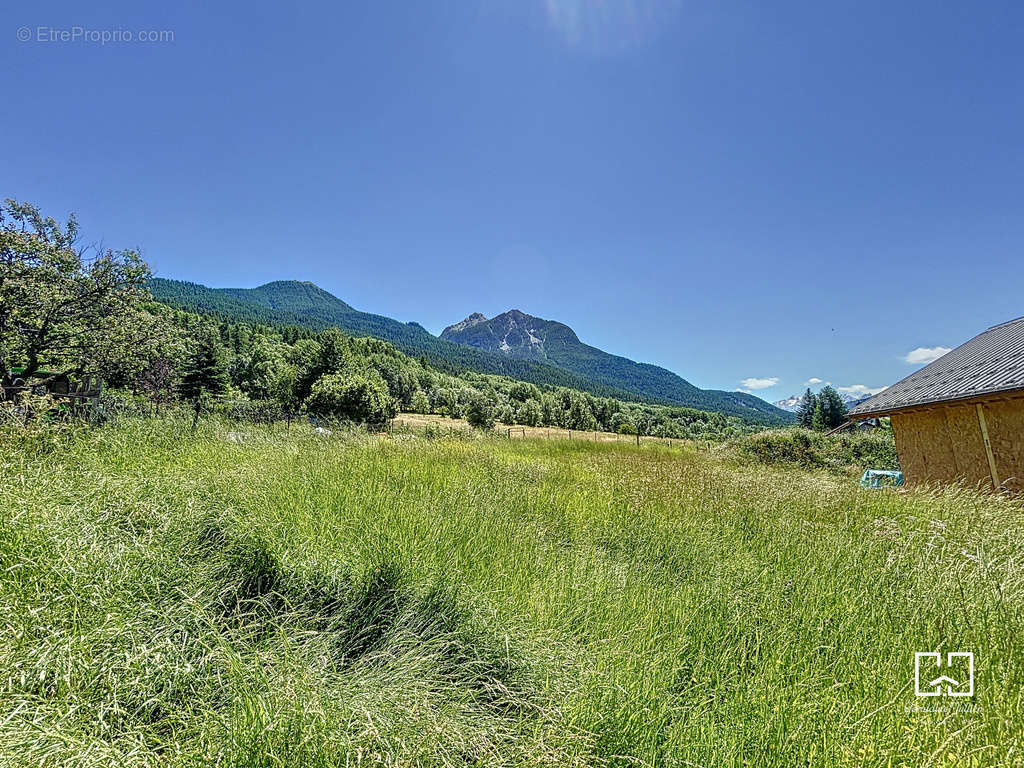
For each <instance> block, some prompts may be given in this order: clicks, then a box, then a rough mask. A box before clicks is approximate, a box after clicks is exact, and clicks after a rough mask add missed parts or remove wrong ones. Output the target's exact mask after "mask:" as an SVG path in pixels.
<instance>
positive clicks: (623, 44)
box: [0, 0, 1024, 400]
mask: <svg viewBox="0 0 1024 768" xmlns="http://www.w3.org/2000/svg"><path fill="white" fill-rule="evenodd" d="M944 5H947V6H949V7H940V4H936V3H930V2H919V3H917V2H907V3H899V4H894V3H881V2H844V3H785V2H782V3H771V4H765V3H754V2H718V1H715V2H653V1H651V0H621V1H620V2H615V1H614V0H603V2H598V1H597V0H546V1H545V0H504V1H503V2H498V1H497V0H489V1H487V2H471V1H470V0H466V1H465V2H457V3H441V2H418V3H408V2H390V1H389V0H381V1H379V2H371V3H336V2H335V3H324V4H313V3H308V4H304V5H303V7H302V8H292V7H288V6H287V5H285V4H280V3H273V4H270V3H260V2H247V3H244V4H242V3H237V4H230V3H217V4H207V7H200V6H199V4H190V3H180V4H178V3H165V4H160V5H157V4H145V3H139V2H137V1H134V2H125V3H103V2H93V3H88V4H83V3H80V2H74V3H52V2H46V0H41V2H37V3H32V4H21V5H18V6H15V7H12V8H9V9H8V10H7V11H6V12H5V14H4V21H3V24H2V28H0V64H2V67H3V71H4V73H5V75H6V81H7V88H5V101H6V104H5V110H4V111H5V119H4V120H3V123H2V127H0V136H2V138H3V144H4V161H3V165H2V171H3V172H2V176H0V179H2V181H3V184H2V185H0V187H2V188H0V194H2V195H3V196H5V197H6V196H13V197H16V198H19V199H24V200H30V201H33V202H36V203H38V204H39V205H41V206H42V207H43V208H44V210H45V211H46V212H48V213H50V214H51V215H55V216H63V215H65V214H67V213H68V212H70V211H75V212H76V213H77V215H78V217H79V219H80V221H81V223H82V225H83V229H84V231H85V233H86V235H87V237H88V238H90V239H92V240H101V241H102V242H103V243H104V244H105V245H107V246H110V247H138V248H140V249H141V250H142V251H143V254H144V256H145V257H146V258H147V259H148V260H149V261H150V263H151V264H152V265H153V267H154V269H155V271H156V272H157V274H159V275H161V276H164V277H172V278H181V279H188V280H194V281H197V282H202V283H205V284H208V285H214V286H252V285H258V284H260V283H262V282H266V281H269V280H273V279H283V278H296V279H305V280H312V281H314V282H316V283H317V284H319V285H321V286H323V287H324V288H326V289H328V290H330V291H331V292H333V293H335V294H336V295H338V296H339V297H341V298H342V299H344V300H345V301H347V302H349V303H350V304H352V305H353V306H355V307H357V308H359V309H363V310H367V311H373V312H378V313H381V314H386V315H390V316H393V317H396V318H399V319H401V320H416V321H419V322H420V323H422V324H423V325H424V326H426V327H427V328H428V329H430V330H431V331H434V332H439V331H440V330H441V329H442V328H443V327H444V326H445V325H448V324H449V323H452V322H455V321H457V320H460V319H462V318H463V317H465V316H466V315H468V314H469V313H471V312H474V311H480V312H483V313H485V314H486V315H488V316H492V315H494V314H497V313H499V312H502V311H504V310H506V309H509V308H512V307H515V308H518V309H522V310H523V311H526V312H529V313H532V314H535V315H539V316H542V317H546V318H550V319H557V320H561V321H563V322H566V323H568V324H569V325H571V326H572V327H573V328H575V329H576V331H577V332H578V334H579V335H580V337H581V338H582V339H583V340H584V341H586V342H589V343H591V344H594V345H596V346H599V347H602V348H604V349H606V350H608V351H611V352H615V353H618V354H623V355H626V356H629V357H632V358H634V359H637V360H642V361H650V362H654V363H658V364H660V365H664V366H666V367H668V368H670V369H672V370H674V371H676V372H678V373H679V374H681V375H682V376H684V377H685V378H687V379H689V380H691V381H692V382H694V383H695V384H697V385H698V386H702V387H715V388H723V389H735V388H738V387H740V386H743V385H742V384H741V382H744V381H746V384H747V385H749V386H748V388H750V389H752V390H753V391H754V392H755V393H756V394H758V395H761V396H763V397H765V398H766V399H769V400H774V399H778V398H781V397H783V396H786V395H790V394H793V393H795V392H798V391H800V390H801V389H802V387H803V386H804V383H805V382H806V381H808V380H810V379H812V378H817V379H820V380H822V381H830V382H832V383H833V384H835V385H838V386H841V387H851V386H854V385H862V386H864V387H868V388H877V387H881V386H883V385H885V384H889V383H893V382H894V381H896V380H898V379H900V378H902V377H903V376H905V375H906V374H908V373H910V372H911V371H912V370H914V369H915V368H916V367H918V366H919V365H920V362H917V363H911V362H907V361H906V359H905V358H906V356H907V355H908V354H909V353H910V352H911V351H912V350H915V349H919V348H926V349H931V348H935V347H952V346H956V345H957V344H959V343H961V342H962V341H965V340H966V339H968V338H969V337H971V336H973V335H974V334H976V333H978V332H980V331H981V330H983V329H984V328H987V327H989V326H991V325H993V324H995V323H999V322H1002V321H1005V320H1008V319H1010V318H1013V317H1017V316H1020V315H1022V314H1024V301H1022V296H1024V290H1022V288H1024V269H1022V268H1021V254H1022V245H1024V217H1022V215H1021V213H1022V211H1021V202H1022V201H1024V142H1022V140H1021V136H1022V135H1024V131H1022V129H1024V88H1022V87H1021V82H1022V75H1024V46H1022V45H1021V42H1020V41H1021V40H1022V39H1024V6H1021V5H1020V4H1014V3H998V2H991V3H982V4H944ZM213 6H216V7H213ZM76 27H78V28H81V30H80V31H79V30H76V29H75V28H76ZM65 31H66V32H65ZM104 31H106V32H107V36H108V37H112V36H119V37H120V38H122V39H121V40H116V39H115V40H110V41H108V42H106V43H105V44H103V43H102V36H103V33H104ZM139 31H156V32H158V33H159V32H164V34H163V35H162V37H163V38H165V39H164V40H163V41H159V40H158V41H154V42H134V41H133V42H128V41H125V40H124V39H123V38H124V37H125V36H126V33H131V34H133V35H136V36H137V33H138V32H139ZM167 33H169V34H170V35H172V36H173V41H168V40H166V38H167V37H168V36H169V35H168V34H167ZM62 34H69V35H72V36H73V39H71V40H68V41H61V40H60V39H59V38H60V36H61V35H62ZM19 35H21V36H24V37H28V40H27V41H22V40H20V39H19ZM157 37H158V38H159V37H161V36H160V35H157ZM927 357H928V356H927V355H926V354H924V353H918V355H917V357H916V358H915V359H917V360H919V361H921V360H924V359H926V358H927ZM773 382H774V383H773Z"/></svg>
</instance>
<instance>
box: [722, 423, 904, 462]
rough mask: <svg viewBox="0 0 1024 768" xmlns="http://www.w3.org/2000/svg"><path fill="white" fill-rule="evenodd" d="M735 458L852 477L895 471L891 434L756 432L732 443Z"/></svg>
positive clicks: (805, 430) (895, 460) (787, 430)
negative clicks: (850, 475)
mask: <svg viewBox="0 0 1024 768" xmlns="http://www.w3.org/2000/svg"><path fill="white" fill-rule="evenodd" d="M730 445H731V446H732V447H733V449H734V450H735V451H736V452H737V454H738V455H739V456H740V457H742V458H745V459H748V460H752V461H756V462H758V463H759V464H782V465H787V464H788V465H791V466H799V467H804V468H806V469H819V468H824V469H829V470H832V471H837V472H843V473H849V474H852V473H854V472H857V473H859V472H861V471H863V470H864V469H867V468H871V469H899V468H900V467H899V461H898V459H897V456H896V444H895V443H894V442H893V438H892V434H891V433H886V432H880V431H877V430H876V431H875V432H871V433H864V432H852V433H842V434H838V435H831V436H827V437H826V436H825V435H823V434H821V433H820V432H812V431H810V430H807V429H802V428H800V427H794V428H790V429H780V430H771V431H767V432H758V433H757V434H754V435H746V436H744V437H740V438H737V439H735V440H733V441H732V442H731V443H730Z"/></svg>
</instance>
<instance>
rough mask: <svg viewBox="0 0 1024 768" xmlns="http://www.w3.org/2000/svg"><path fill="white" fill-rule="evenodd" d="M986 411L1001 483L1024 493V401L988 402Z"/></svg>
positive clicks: (990, 440) (989, 437) (985, 406)
mask: <svg viewBox="0 0 1024 768" xmlns="http://www.w3.org/2000/svg"><path fill="white" fill-rule="evenodd" d="M984 408H985V423H986V424H987V425H988V439H989V443H990V444H991V445H992V453H993V454H994V456H995V460H996V471H997V472H998V473H999V481H1000V483H1002V485H1003V487H1005V488H1009V489H1011V490H1015V491H1024V399H1016V400H1002V401H995V402H988V403H985V405H984Z"/></svg>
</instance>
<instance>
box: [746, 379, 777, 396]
mask: <svg viewBox="0 0 1024 768" xmlns="http://www.w3.org/2000/svg"><path fill="white" fill-rule="evenodd" d="M778 383H779V377H778V376H768V377H766V378H763V379H759V378H757V377H756V376H751V377H750V378H746V379H743V381H741V382H740V389H741V390H742V391H743V392H750V391H751V390H754V389H769V388H771V387H774V386H775V385H776V384H778Z"/></svg>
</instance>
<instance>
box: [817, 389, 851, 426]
mask: <svg viewBox="0 0 1024 768" xmlns="http://www.w3.org/2000/svg"><path fill="white" fill-rule="evenodd" d="M818 402H819V403H821V410H822V425H823V428H824V429H835V428H836V427H838V426H839V425H840V424H843V423H844V422H845V421H846V418H847V413H848V411H847V409H846V403H844V402H843V398H842V397H840V396H839V393H838V392H836V390H835V389H834V388H833V387H832V386H831V385H826V386H825V388H824V389H822V390H821V392H820V393H819V394H818Z"/></svg>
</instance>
